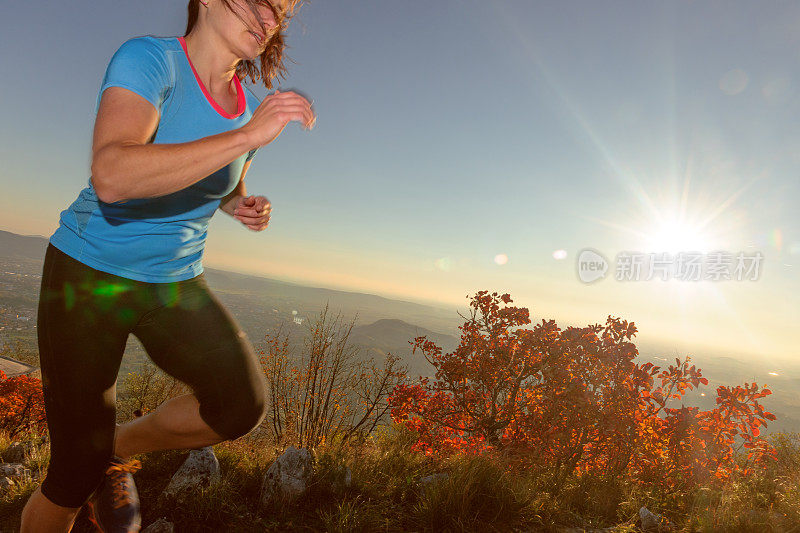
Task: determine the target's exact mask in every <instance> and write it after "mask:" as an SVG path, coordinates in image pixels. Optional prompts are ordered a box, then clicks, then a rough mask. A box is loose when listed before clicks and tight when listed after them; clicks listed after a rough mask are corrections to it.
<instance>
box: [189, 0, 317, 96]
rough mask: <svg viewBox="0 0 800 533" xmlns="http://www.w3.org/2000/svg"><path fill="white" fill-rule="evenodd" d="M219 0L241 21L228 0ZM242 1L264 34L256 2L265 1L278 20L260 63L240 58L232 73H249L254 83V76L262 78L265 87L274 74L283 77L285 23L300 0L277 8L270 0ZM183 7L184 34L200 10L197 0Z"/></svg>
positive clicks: (265, 29)
mask: <svg viewBox="0 0 800 533" xmlns="http://www.w3.org/2000/svg"><path fill="white" fill-rule="evenodd" d="M219 1H220V2H222V4H223V5H224V6H225V7H226V8H227V9H228V10H229V11H230V12H231V13H233V14H234V15H236V16H237V17H238V18H239V20H241V21H242V22H245V21H244V19H242V17H241V15H239V13H237V12H236V11H235V10H234V9H233V8H232V7H231V4H230V0H219ZM243 1H244V2H245V3H246V4H247V7H248V8H249V9H250V11H252V12H253V14H254V15H255V17H256V20H258V21H259V24H260V25H261V30H262V32H263V34H264V35H268V34H269V32H268V31H267V28H266V25H265V24H264V21H263V20H262V19H261V15H259V13H258V6H259V5H264V4H265V3H267V4H268V5H269V7H270V8H271V9H272V12H273V13H274V14H275V20H276V21H277V22H278V28H277V30H276V31H275V33H274V35H273V36H272V37H271V38H270V40H269V42H268V43H267V48H266V49H265V50H264V51H263V52H262V53H261V55H260V56H259V59H260V63H261V64H260V66H259V65H256V62H255V61H250V60H249V59H243V60H242V61H240V62H239V64H238V65H237V66H236V76H237V77H238V78H239V80H243V79H244V78H245V77H249V78H250V81H251V82H253V83H256V82H257V81H258V80H262V81H263V83H264V86H265V87H266V88H267V89H272V80H273V79H275V78H277V77H278V76H280V77H281V78H284V77H286V72H287V71H286V66H285V65H284V64H283V59H284V54H283V51H284V49H285V48H286V28H287V27H288V25H289V19H290V18H291V17H292V15H294V11H295V9H297V7H299V5H300V4H301V3H302V0H285V2H284V4H285V7H284V8H283V9H280V10H278V9H275V8H274V7H273V4H272V3H271V2H265V0H243ZM187 10H188V18H187V22H186V33H185V34H184V36H186V35H189V33H190V32H191V31H192V28H194V25H195V24H196V23H197V18H198V17H199V13H200V1H199V0H189V5H188V7H187ZM245 24H247V22H245Z"/></svg>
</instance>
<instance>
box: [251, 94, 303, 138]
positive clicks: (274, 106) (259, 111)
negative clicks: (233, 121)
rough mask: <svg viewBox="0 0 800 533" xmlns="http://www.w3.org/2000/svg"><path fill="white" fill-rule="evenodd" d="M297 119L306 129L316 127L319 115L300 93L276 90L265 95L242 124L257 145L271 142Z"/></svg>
mask: <svg viewBox="0 0 800 533" xmlns="http://www.w3.org/2000/svg"><path fill="white" fill-rule="evenodd" d="M292 120H296V121H297V122H300V123H301V124H302V125H303V128H304V129H307V130H310V129H312V128H313V127H314V124H315V123H316V120H317V117H316V115H315V114H314V110H313V109H311V104H310V103H309V101H308V100H306V99H305V98H303V97H302V96H300V95H299V94H297V93H295V92H292V91H287V92H283V93H282V92H280V91H277V90H276V91H275V94H269V95H267V96H266V97H264V100H262V101H261V103H260V104H259V106H258V107H257V108H256V110H255V111H253V116H252V117H251V118H250V121H249V122H248V123H247V124H245V125H244V126H242V128H241V129H242V130H243V131H246V132H247V133H248V134H249V135H250V136H251V138H252V139H253V142H255V143H256V147H261V146H264V145H265V144H269V143H271V142H272V141H273V140H274V139H275V138H276V137H277V136H278V135H280V134H281V132H282V131H283V128H285V127H286V124H288V123H289V122H290V121H292Z"/></svg>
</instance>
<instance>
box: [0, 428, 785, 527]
mask: <svg viewBox="0 0 800 533" xmlns="http://www.w3.org/2000/svg"><path fill="white" fill-rule="evenodd" d="M412 439H413V436H412V435H409V434H408V433H407V432H405V431H403V430H400V429H392V430H384V431H381V432H378V434H376V435H374V437H373V438H372V439H369V440H367V441H365V442H362V443H359V444H348V445H346V446H341V445H338V444H336V443H330V444H328V445H327V446H325V447H323V448H320V449H318V450H316V453H315V460H316V468H315V475H314V482H313V484H312V486H311V487H310V489H309V491H308V493H307V495H306V496H305V497H304V498H303V499H301V500H300V501H298V502H296V503H294V504H292V505H288V506H287V505H284V506H281V507H280V508H267V509H264V508H261V507H260V504H259V496H260V489H261V481H262V479H263V476H264V474H265V472H266V470H267V468H268V467H269V465H270V464H271V462H272V461H273V460H274V458H275V457H276V455H277V453H279V451H280V450H279V449H278V448H276V447H275V446H274V445H272V444H270V443H268V442H266V441H264V440H257V439H255V438H252V437H251V438H248V437H245V438H242V439H239V440H237V441H233V442H226V443H222V444H220V445H217V446H215V448H214V449H215V452H216V455H217V458H218V459H219V462H220V466H221V470H222V473H223V476H222V481H221V482H220V483H219V484H217V485H215V486H213V487H211V488H209V489H207V490H204V491H200V492H198V493H197V494H195V495H193V496H192V497H190V498H186V499H185V500H184V501H182V502H181V503H180V504H176V502H173V501H162V502H160V501H159V500H158V496H159V494H160V493H161V491H162V490H163V489H164V488H165V487H166V485H167V483H168V482H169V478H170V476H171V475H172V474H173V473H174V472H175V471H176V470H177V469H178V467H179V466H180V464H181V463H182V462H183V460H184V459H185V457H186V456H187V454H188V452H185V451H168V452H160V453H152V454H148V455H146V456H143V457H141V459H142V462H143V468H142V470H141V471H139V472H138V473H137V474H136V476H135V478H136V483H137V486H138V488H139V492H140V496H141V499H142V511H143V521H144V524H149V523H151V522H153V521H155V520H157V519H158V518H160V517H165V518H167V519H168V520H170V521H171V522H173V523H175V524H176V531H177V532H206V531H208V532H211V531H213V532H221V531H235V532H239V531H241V532H250V531H253V532H255V531H332V532H337V531H339V532H345V531H346V532H358V531H386V532H395V531H397V532H399V531H557V530H558V527H557V526H562V525H563V526H566V525H568V526H571V527H584V528H587V529H588V528H592V527H610V526H616V529H615V531H635V528H634V527H633V525H634V523H635V520H636V516H637V511H638V509H639V507H641V506H642V505H645V506H647V507H648V508H649V509H650V510H652V511H654V512H659V513H662V514H664V515H666V516H667V517H669V518H670V520H672V521H673V522H674V523H675V524H677V526H678V528H679V530H680V531H707V532H711V531H715V532H716V531H719V532H728V531H729V532H734V531H735V532H742V531H764V532H769V531H774V532H786V533H789V532H797V533H800V435H798V434H776V435H773V436H772V437H771V439H772V441H773V443H774V444H775V446H776V447H777V449H778V453H779V460H778V462H777V464H775V465H774V466H773V467H771V468H770V469H769V470H768V471H767V472H766V473H765V474H764V475H762V476H754V477H752V478H750V479H748V480H747V481H746V482H740V483H732V484H730V485H729V486H726V487H725V488H724V489H723V490H709V489H699V490H695V491H692V492H689V493H686V494H681V495H675V494H673V495H672V496H671V497H670V502H671V504H670V506H667V505H665V504H664V501H663V498H664V495H662V494H659V493H657V492H655V491H651V490H647V489H644V488H637V487H634V486H630V485H626V484H624V483H619V484H616V485H613V486H610V485H608V484H606V483H601V482H600V481H599V480H596V479H592V478H590V477H584V478H582V479H576V480H572V481H569V482H568V486H566V487H561V488H560V490H558V491H554V490H551V489H552V487H548V486H546V482H544V481H543V480H541V479H537V478H536V477H534V476H528V475H524V474H522V473H519V472H515V471H509V469H508V468H507V466H506V465H505V464H504V463H503V461H502V458H500V457H493V456H484V457H470V456H454V457H451V458H449V459H436V458H432V457H426V456H424V455H421V454H417V453H412V452H409V451H408V450H409V446H410V444H411V443H412ZM9 444H10V442H9V441H8V440H7V439H5V438H4V437H2V436H0V456H1V455H2V453H3V452H4V451H5V449H6V448H7V447H8V445H9ZM46 465H47V446H46V445H45V446H43V447H42V448H41V453H40V454H39V455H38V457H37V458H34V459H32V460H30V461H28V464H27V466H28V467H29V468H32V469H34V470H35V469H42V470H44V469H45V468H46ZM345 466H346V467H349V468H350V469H351V471H352V484H351V485H350V486H349V487H338V488H336V487H334V486H333V481H334V480H336V479H340V478H341V474H342V472H343V470H342V469H343V468H344V467H345ZM434 473H447V474H448V477H447V478H445V479H441V480H440V481H439V482H436V483H432V484H430V485H428V486H422V485H420V483H419V482H418V481H419V479H420V478H421V477H423V476H427V475H430V474H434ZM36 485H37V482H35V481H30V482H27V483H21V484H18V485H16V486H14V487H13V488H12V489H11V490H10V491H9V492H7V493H5V494H2V495H0V517H1V518H0V531H16V530H18V528H19V515H20V513H21V510H22V507H23V505H24V504H25V501H26V500H27V497H28V496H29V495H30V493H31V492H33V490H34V489H35V488H36ZM73 531H75V532H77V533H79V532H84V531H87V532H88V531H92V529H91V526H90V524H89V523H88V521H87V520H86V519H85V517H84V516H83V515H81V516H80V517H79V520H78V521H77V523H76V526H75V528H74V530H73Z"/></svg>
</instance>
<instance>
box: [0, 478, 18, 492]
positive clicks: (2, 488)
mask: <svg viewBox="0 0 800 533" xmlns="http://www.w3.org/2000/svg"><path fill="white" fill-rule="evenodd" d="M15 484H16V483H14V480H13V479H11V478H10V477H0V494H2V493H4V492H6V491H7V490H8V489H10V488H11V487H13V486H14V485H15Z"/></svg>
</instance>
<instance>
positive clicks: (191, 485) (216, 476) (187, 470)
mask: <svg viewBox="0 0 800 533" xmlns="http://www.w3.org/2000/svg"><path fill="white" fill-rule="evenodd" d="M220 478H221V476H220V472H219V461H217V456H216V455H214V449H213V448H212V447H211V446H206V447H205V448H201V449H199V450H192V451H191V452H189V457H188V458H187V459H186V461H184V463H183V464H182V465H181V467H180V468H179V469H178V471H177V472H175V475H174V476H172V479H171V480H170V481H169V485H167V488H166V489H164V492H162V493H161V498H165V497H175V496H179V495H180V494H181V493H183V492H185V491H186V490H188V489H197V488H206V487H209V486H211V485H212V484H213V483H217V482H218V481H219V480H220Z"/></svg>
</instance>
